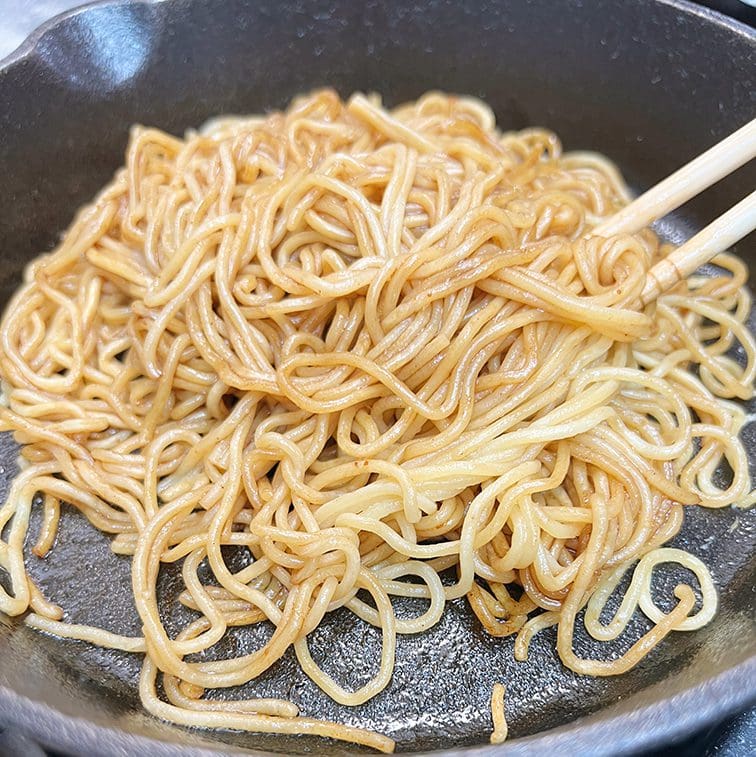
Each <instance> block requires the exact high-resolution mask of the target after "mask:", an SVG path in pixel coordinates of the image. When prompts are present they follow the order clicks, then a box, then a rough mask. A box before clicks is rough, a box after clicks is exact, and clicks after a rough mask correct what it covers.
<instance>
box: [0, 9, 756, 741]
mask: <svg viewBox="0 0 756 757" xmlns="http://www.w3.org/2000/svg"><path fill="white" fill-rule="evenodd" d="M321 85H331V86H334V87H336V88H337V89H338V90H339V91H340V92H341V94H342V95H346V94H349V93H350V92H352V91H354V90H358V89H359V90H376V91H379V92H381V93H383V94H384V97H385V100H386V102H387V103H389V104H395V103H398V102H401V101H403V100H406V99H409V98H413V97H416V96H418V95H419V94H421V93H422V92H424V91H426V90H428V89H434V88H438V89H445V90H450V91H454V92H463V93H469V94H474V95H478V96H480V97H483V98H484V99H485V100H486V101H487V102H488V103H489V104H490V105H491V106H492V107H493V109H494V111H495V112H496V115H497V117H498V120H499V124H500V125H501V126H502V128H505V129H506V128H521V127H524V126H528V125H535V124H537V125H544V126H548V127H550V128H552V129H554V130H555V131H556V132H557V133H558V134H559V135H560V136H561V137H562V139H563V141H564V143H565V146H566V147H567V148H568V149H586V148H587V149H594V150H599V151H601V152H604V153H606V154H607V155H608V156H609V157H611V158H612V159H613V160H615V161H616V162H617V163H618V164H619V165H620V168H621V169H622V170H623V171H624V172H625V175H626V177H627V178H628V180H629V181H630V183H631V184H632V185H633V186H635V187H637V188H639V189H640V188H643V187H647V186H650V185H651V184H653V183H654V182H656V181H657V180H658V179H660V178H661V177H663V176H664V175H666V174H667V173H669V172H671V171H672V170H673V169H674V168H676V167H678V166H679V165H681V164H682V163H684V162H686V161H687V160H689V159H690V158H691V157H693V156H694V155H695V154H697V153H699V152H700V151H702V150H703V149H705V148H706V147H707V146H709V145H710V144H712V143H713V142H715V141H716V140H718V139H720V138H722V137H723V136H725V135H726V134H727V133H729V132H730V131H732V130H734V128H736V127H737V126H740V125H741V124H742V123H744V122H745V121H747V120H749V119H750V118H752V117H753V116H754V115H756V113H755V112H754V111H756V100H755V98H754V92H756V36H754V34H753V32H751V31H750V30H748V29H746V28H745V27H742V26H739V25H737V24H735V23H733V22H730V21H728V20H726V19H725V18H724V17H722V16H718V15H717V14H715V13H711V12H708V11H702V10H700V9H694V8H693V6H691V5H689V4H687V3H682V2H676V1H672V0H669V1H667V2H661V1H658V0H656V1H652V0H639V1H637V2H633V3H627V2H625V0H598V1H596V2H591V3H584V2H582V1H581V0H563V1H562V2H553V1H552V0H532V1H530V2H527V1H526V0H519V1H517V2H514V1H513V2H485V1H483V0H479V1H478V2H472V1H462V2H440V1H436V0H432V1H431V2H426V3H423V4H420V3H411V2H406V3H403V2H396V3H390V2H367V3H364V4H361V3H352V2H350V1H349V0H331V1H324V2H294V1H293V0H285V1H284V2H275V1H274V0H270V1H266V0H260V1H259V2H244V1H243V0H228V1H227V2H223V3H220V2H213V1H212V0H163V2H158V3H149V2H123V1H121V2H119V1H118V0H116V1H115V2H105V3H99V4H95V5H93V6H89V7H88V8H86V9H83V10H81V11H74V12H72V13H69V14H65V15H64V16H62V17H59V19H58V20H55V21H53V22H52V23H50V24H48V25H46V26H45V27H43V28H42V29H41V30H40V31H39V32H38V33H37V34H35V35H34V36H33V38H32V39H31V40H30V41H29V42H27V43H26V44H25V46H23V47H22V48H21V49H20V50H19V51H18V52H17V53H15V54H14V55H13V56H11V57H10V58H9V59H6V61H5V64H4V67H2V68H0V176H2V181H1V182H0V207H2V212H0V250H1V254H2V256H3V265H2V268H1V269H0V301H1V302H2V303H5V302H6V301H7V299H8V296H9V295H10V293H11V292H12V291H13V289H14V288H15V287H16V286H17V284H18V282H19V280H20V273H21V270H22V268H23V266H24V264H25V263H26V262H28V260H30V259H31V258H32V257H33V256H35V255H36V254H38V253H39V252H41V251H45V250H48V249H50V248H51V247H52V246H53V245H54V244H55V242H56V239H57V237H58V235H59V233H60V231H61V230H63V229H64V228H65V227H66V226H67V225H68V223H69V222H70V220H71V217H72V215H73V213H74V212H75V210H76V209H77V208H78V207H79V205H80V204H82V203H83V202H85V201H87V200H88V199H89V198H90V197H91V196H92V195H93V194H94V193H95V191H96V190H97V189H98V188H99V187H101V186H102V185H103V184H104V183H105V182H106V181H107V180H108V179H109V178H110V176H111V174H112V172H113V170H114V169H115V168H116V167H117V166H118V165H119V164H120V163H121V162H122V156H123V150H124V147H125V143H126V138H127V132H128V128H129V125H130V124H132V123H134V122H141V123H145V124H149V125H155V126H159V127H161V128H164V129H167V130H168V131H171V132H174V133H179V134H180V133H181V132H183V130H184V129H186V128H187V127H189V126H196V125H199V124H200V123H202V121H204V120H205V119H206V118H207V117H209V116H211V115H215V114H219V113H240V112H259V111H262V110H266V109H270V108H274V107H281V106H283V105H285V104H286V102H287V101H288V100H290V99H291V97H292V96H293V95H295V94H297V93H300V92H302V91H306V90H309V89H311V88H313V87H316V86H321ZM754 184H756V170H754V169H753V168H751V169H748V168H746V169H741V171H739V172H738V173H737V174H735V175H734V176H732V177H730V178H729V179H728V180H726V181H724V182H722V183H721V184H720V185H718V186H717V187H716V188H715V189H713V190H710V191H709V192H707V193H706V195H705V199H702V200H700V201H697V202H693V203H690V204H689V205H688V206H686V207H685V208H684V209H683V211H682V212H680V213H678V214H677V215H676V216H675V217H674V218H672V219H671V220H667V221H666V222H665V223H664V224H663V225H662V226H660V228H659V231H660V233H662V234H663V235H664V236H666V237H667V238H669V239H671V240H672V241H676V240H680V239H682V238H685V237H687V236H689V235H690V233H691V230H692V229H693V228H695V227H697V226H701V225H703V224H704V223H705V222H706V221H707V220H710V219H711V218H713V217H714V216H715V215H716V214H717V213H719V212H721V211H722V210H723V209H725V208H727V207H729V206H731V205H732V204H733V203H734V202H735V201H736V200H738V199H740V197H741V196H742V195H743V194H745V193H746V192H747V191H749V190H750V189H751V188H752V187H753V186H754ZM736 251H737V252H739V254H740V255H741V256H743V257H744V258H745V259H746V260H749V261H750V262H751V264H752V266H754V267H756V246H755V245H754V240H753V237H751V238H750V239H746V240H744V242H742V243H741V245H740V246H739V248H738V249H737V250H736ZM752 328H756V319H755V318H754V317H753V315H752ZM755 410H756V403H754V404H753V406H752V407H751V408H750V411H751V412H753V411H755ZM744 439H745V442H746V444H747V446H748V449H749V455H750V459H751V465H752V474H754V473H755V472H756V470H755V469H756V423H754V424H751V425H749V426H748V427H746V429H745V430H744ZM15 456H16V451H15V446H14V444H13V442H12V440H11V439H9V438H8V437H7V436H3V437H2V438H0V484H1V485H0V496H4V494H5V492H6V491H7V486H8V482H9V481H10V479H11V478H12V476H13V474H14V472H15V467H14V466H15V463H14V462H13V461H14V460H15ZM723 475H724V474H723ZM32 529H34V525H32ZM674 544H676V545H678V546H682V547H684V548H686V549H689V550H690V551H691V552H693V553H694V554H696V555H698V556H699V557H701V558H702V559H703V560H704V562H706V563H707V565H708V566H709V567H710V568H711V570H712V573H713V576H714V579H715V583H716V584H717V586H718V588H719V591H720V610H719V613H718V615H717V617H716V618H715V620H714V621H713V622H712V623H711V624H710V625H709V626H707V627H706V628H704V629H702V630H700V631H697V632H694V633H689V634H681V633H678V634H673V635H672V636H670V637H668V638H667V639H666V640H665V642H664V643H663V644H661V645H660V647H659V648H658V649H656V650H655V651H654V652H653V653H652V654H651V655H649V656H648V657H647V658H646V659H645V660H644V661H643V662H642V663H641V664H640V665H639V666H638V667H637V668H635V669H634V670H633V671H631V672H630V673H627V674H625V675H623V676H619V677H615V678H608V679H597V678H587V677H581V676H578V675H575V674H573V673H571V672H570V671H568V670H566V669H565V668H563V667H562V665H561V663H560V662H559V659H558V657H557V655H556V652H555V633H554V630H553V629H551V630H547V631H544V632H542V633H541V634H539V635H537V636H536V637H535V639H534V641H533V643H532V645H531V655H530V660H529V661H528V662H527V663H516V662H515V661H514V657H513V649H512V648H513V639H511V638H510V639H492V638H490V637H488V636H487V635H486V634H485V633H484V632H483V630H482V628H481V627H480V625H479V624H478V623H477V621H475V620H474V619H473V618H472V614H471V613H470V612H469V610H468V608H467V607H466V605H465V603H464V601H456V602H452V603H451V604H450V605H449V606H448V607H447V610H446V612H445V614H444V616H443V619H442V620H441V622H440V623H439V624H438V625H437V626H436V627H435V628H434V629H432V630H431V631H429V632H427V633H424V634H421V635H418V636H404V637H400V639H399V642H398V650H397V663H396V670H395V672H394V676H393V681H392V683H391V684H390V685H389V687H388V688H387V689H386V690H385V691H384V692H382V693H381V694H380V695H378V696H377V697H375V698H374V699H372V700H371V701H369V702H367V703H366V704H364V705H362V706H360V707H357V708H347V707H342V706H340V705H338V704H336V703H334V702H332V701H331V700H329V699H328V697H326V696H325V695H324V694H323V693H322V692H320V690H319V689H317V687H316V686H315V685H314V684H313V683H312V682H310V681H309V679H307V677H306V676H305V675H304V674H303V673H302V672H301V671H300V670H299V668H298V666H297V664H296V660H295V658H294V656H293V655H292V654H287V655H285V657H284V658H283V659H282V660H281V661H280V662H279V663H278V664H277V665H276V666H275V667H273V668H272V669H271V670H270V671H268V672H267V673H265V674H264V675H263V676H261V678H259V679H257V680H256V681H254V682H252V683H251V684H249V685H247V686H245V687H244V689H243V693H244V694H246V695H247V696H250V695H251V696H278V697H285V698H290V699H292V700H293V701H294V702H296V703H297V704H298V705H299V706H300V709H301V711H302V713H303V714H306V715H311V716H316V717H326V718H330V719H334V720H337V721H340V722H344V723H348V724H350V725H359V726H362V727H367V728H373V729H375V730H378V731H380V732H382V733H385V734H387V735H390V736H392V737H394V738H395V739H397V740H398V742H399V744H398V746H399V748H400V749H401V750H404V751H410V752H416V753H417V752H424V751H430V750H439V749H443V750H449V753H451V752H455V753H456V750H465V752H466V753H469V754H484V753H493V752H494V751H495V752H496V754H500V753H501V754H504V753H507V754H524V753H526V752H527V753H531V754H532V753H534V752H545V751H551V750H553V749H561V750H563V751H565V752H566V753H567V754H574V753H580V754H605V753H617V752H631V751H637V750H639V749H644V748H649V747H651V746H654V745H657V744H659V743H661V742H663V741H668V740H670V739H674V738H682V737H684V736H685V735H687V734H689V733H690V732H691V731H692V730H694V729H695V728H697V727H700V726H703V725H705V724H706V723H708V722H711V721H713V720H715V719H717V718H720V717H723V716H724V715H725V714H727V713H729V712H731V711H733V710H734V709H737V708H738V707H744V706H746V705H747V704H748V703H749V701H751V700H753V699H754V698H756V596H755V594H754V591H753V583H754V576H755V572H756V512H742V511H734V510H731V509H726V510H722V511H706V512H703V511H701V510H699V509H697V508H689V509H687V510H686V521H685V526H684V528H683V531H682V533H681V534H680V535H679V536H678V537H677V538H676V539H675V541H674ZM233 559H234V556H233V555H230V554H229V562H231V561H232V560H233ZM30 572H31V573H32V575H33V576H34V578H35V580H36V581H37V582H38V584H39V585H40V586H41V588H42V590H43V591H44V592H45V593H46V595H47V596H48V597H50V598H51V599H53V600H54V601H56V602H58V603H59V604H61V605H62V606H63V608H64V609H65V610H66V612H67V615H66V619H67V620H70V621H72V622H92V623H96V624H98V625H101V626H102V627H104V628H107V629H109V630H113V631H119V632H122V633H131V634H136V633H139V621H138V618H137V616H136V613H135V610H134V607H133V603H132V600H131V590H130V580H129V564H128V560H127V559H126V558H122V557H118V556H116V555H113V554H112V553H111V552H110V550H109V542H108V539H107V538H106V537H104V536H103V535H101V534H99V533H98V532H97V531H95V530H94V529H93V528H92V527H91V526H89V525H88V524H87V522H86V521H85V519H84V518H83V517H81V516H79V515H77V513H75V512H73V511H72V510H69V511H67V512H66V513H65V516H64V518H63V521H62V524H61V528H60V534H59V537H58V540H57V543H56V546H55V548H54V549H53V551H52V553H51V554H50V555H49V556H48V557H47V558H45V559H44V560H40V559H37V558H33V557H32V558H30ZM662 573H663V574H662V575H660V576H658V578H657V579H656V580H657V584H656V588H657V589H658V593H659V596H660V597H668V598H670V597H671V589H672V588H673V587H674V585H675V583H676V578H677V577H678V576H676V575H674V574H673V573H672V572H667V573H664V572H663V571H662ZM177 579H178V576H177V575H176V574H175V573H172V572H171V571H169V570H166V571H164V572H163V574H162V576H161V591H162V592H163V595H164V597H165V599H166V603H167V605H166V606H167V610H166V617H167V618H168V619H169V621H170V619H171V618H173V619H174V621H180V610H179V609H177V603H176V602H175V601H172V600H175V595H176V591H175V589H176V587H177V585H178V584H177ZM1 580H2V577H0V581H1ZM82 587H85V593H84V592H82ZM662 604H663V600H662ZM414 609H415V608H413V607H412V606H411V605H410V604H407V605H405V606H404V607H401V606H400V608H399V610H398V611H399V612H407V613H410V612H413V611H414ZM645 628H646V626H645V624H644V621H643V619H642V618H641V617H638V618H636V619H635V621H634V622H633V624H632V626H631V632H630V633H629V634H628V635H627V637H624V638H623V639H621V640H620V641H619V642H618V643H617V645H616V646H614V647H613V648H612V652H613V653H618V652H621V651H622V650H624V649H626V648H627V647H628V646H629V645H630V644H631V643H632V641H634V640H635V639H636V638H637V637H638V636H640V634H641V633H642V632H643V630H644V629H645ZM263 640H264V631H262V630H260V629H253V630H249V629H241V630H239V632H238V633H237V634H236V635H234V636H231V637H230V638H229V639H228V642H227V647H226V649H224V650H222V651H224V652H225V653H227V654H231V653H236V654H239V653H241V652H242V651H249V650H251V649H253V648H256V646H258V645H259V644H261V643H262V641H263ZM311 646H312V653H313V656H314V657H315V659H316V661H317V662H320V663H322V664H323V665H324V667H325V669H326V671H328V672H329V673H330V674H331V675H333V676H335V677H336V678H337V679H338V680H339V681H341V682H342V683H344V684H345V685H347V686H358V685H360V682H362V681H364V680H366V679H367V678H368V677H370V675H371V672H372V671H373V670H374V669H375V666H377V658H378V655H379V647H380V643H379V638H378V633H377V632H376V631H375V630H374V629H372V628H369V627H367V626H366V625H365V624H363V623H362V622H361V621H358V620H357V619H356V618H354V616H352V615H351V614H350V613H347V612H344V613H340V612H336V613H333V614H332V615H330V616H329V617H328V618H327V619H326V621H325V622H324V623H323V624H322V626H321V627H320V628H319V629H318V630H317V631H316V632H315V633H314V634H313V637H312V645H311ZM576 647H577V650H578V652H580V653H582V654H586V655H589V654H600V655H606V654H607V649H606V647H605V646H604V645H602V647H601V648H600V649H599V648H598V647H597V646H596V645H595V644H594V643H592V642H591V641H590V640H589V638H588V637H587V636H586V635H585V634H578V637H577V640H576ZM612 652H610V653H612ZM138 668H139V659H138V658H137V657H135V656H131V655H128V654H125V653H115V652H112V651H104V650H100V649H98V648H95V647H93V646H90V645H87V644H84V643H81V642H74V641H63V640H59V639H55V638H51V637H47V636H44V635H42V634H38V633H35V632H33V631H30V630H29V629H26V628H25V627H23V626H21V625H20V624H19V623H17V622H14V621H9V620H8V619H6V618H0V712H2V716H3V720H4V722H6V723H8V724H11V723H13V724H16V725H19V726H21V727H23V728H24V729H25V730H26V731H28V732H29V733H30V734H32V735H33V736H34V737H35V738H36V739H37V740H39V741H40V742H41V743H43V744H45V745H47V746H50V747H54V748H56V749H58V750H62V751H66V752H71V753H77V754H114V753H118V754H132V753H150V754H157V755H160V754H164V755H169V754H179V753H181V754H200V753H204V750H210V751H212V750H216V749H224V750H228V751H232V750H233V751H244V750H252V751H256V752H258V753H259V752H270V751H272V752H283V753H292V752H304V751H313V752H314V751H317V752H318V753H323V752H332V753H340V754H343V753H345V751H349V750H350V747H348V746H344V745H335V744H332V743H330V742H325V741H321V740H314V739H307V738H300V737H293V738H292V737H288V738H287V737H283V738H282V737H273V736H260V735H255V734H238V733H230V732H209V731H203V732H200V731H189V730H186V729H180V728H178V727H174V726H170V725H168V724H164V723H161V722H158V721H156V720H154V719H153V718H151V717H149V716H148V715H147V714H145V713H144V712H143V711H142V709H141V707H140V704H139V699H138V696H137V693H136V689H135V681H136V676H137V673H138ZM497 681H501V682H504V683H506V685H507V712H508V719H509V723H510V734H511V738H512V739H513V741H511V742H508V743H507V744H506V745H504V746H503V747H496V748H494V747H487V746H481V745H484V744H486V743H487V739H488V734H489V732H490V729H491V723H490V708H489V697H490V692H491V687H492V685H493V684H494V683H495V682H497ZM236 695H237V696H238V695H239V693H238V692H237V694H236ZM208 753H210V752H208Z"/></svg>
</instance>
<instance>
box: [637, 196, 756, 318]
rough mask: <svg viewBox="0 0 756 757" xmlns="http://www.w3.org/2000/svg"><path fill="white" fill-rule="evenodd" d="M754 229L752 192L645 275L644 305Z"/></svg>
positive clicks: (755, 202) (755, 209)
mask: <svg viewBox="0 0 756 757" xmlns="http://www.w3.org/2000/svg"><path fill="white" fill-rule="evenodd" d="M754 229H756V191H754V192H751V194H749V195H748V196H747V197H745V198H743V199H742V200H741V201H740V202H739V203H738V204H737V205H733V207H731V208H730V209H729V210H728V211H727V212H726V213H723V214H722V215H721V216H719V218H717V220H716V221H713V222H712V223H710V224H709V225H708V226H706V227H705V228H704V229H702V230H701V231H699V232H698V234H696V235H695V236H694V237H691V238H690V239H689V240H688V241H687V242H685V244H682V245H680V246H679V247H678V248H677V249H676V250H673V251H672V252H671V253H670V254H669V255H667V257H666V258H663V259H662V260H660V261H659V262H658V263H656V265H654V266H652V267H651V268H650V269H649V271H648V273H647V274H646V286H645V287H644V288H643V292H642V293H641V302H642V303H643V304H644V305H648V303H649V302H651V301H652V300H655V299H656V298H657V297H658V296H659V295H660V294H662V292H665V291H666V290H667V289H671V288H672V287H673V286H674V285H675V284H677V282H678V281H682V279H684V278H687V277H688V276H690V275H691V274H692V273H693V272H694V271H695V270H696V269H697V268H699V267H700V266H702V265H703V264H704V263H708V262H709V261H710V260H711V259H712V258H713V257H714V256H715V255H718V254H719V253H720V252H724V250H726V249H727V248H728V247H730V246H731V245H733V244H735V242H737V241H738V240H740V239H742V238H743V237H744V236H745V235H746V234H750V233H751V232H752V231H753V230H754Z"/></svg>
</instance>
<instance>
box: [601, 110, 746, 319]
mask: <svg viewBox="0 0 756 757" xmlns="http://www.w3.org/2000/svg"><path fill="white" fill-rule="evenodd" d="M754 157H756V118H754V119H753V121H750V122H749V123H747V124H746V125H745V126H742V127H741V128H740V129H738V130H737V131H735V132H733V133H732V134H730V136H729V137H725V139H723V140H722V141H721V142H719V143H718V144H716V145H714V147H711V148H710V149H708V150H707V151H706V152H704V153H702V154H701V155H699V156H698V157H697V158H694V159H693V160H691V161H690V163H688V164H687V165H685V166H683V167H682V168H680V169H678V170H677V171H675V172H674V173H673V174H671V175H670V176H668V177H667V178H666V179H664V180H662V181H660V182H659V183H658V184H657V185H656V186H654V187H652V188H651V189H649V190H648V192H645V193H644V194H642V195H641V196H640V197H638V198H637V199H636V200H633V202H631V203H630V204H629V205H627V206H626V207H624V208H623V209H622V210H620V211H619V213H616V214H615V215H613V216H612V217H611V218H610V219H608V220H607V221H604V223H602V224H600V225H599V226H597V227H596V228H595V229H592V230H591V232H590V233H591V235H592V236H593V235H595V236H601V237H610V236H616V235H618V234H633V233H635V232H637V231H640V230H641V229H643V228H645V227H646V226H649V225H650V224H652V223H653V222H654V221H657V220H659V219H660V218H662V217H663V216H665V215H666V214H667V213H669V212H670V211H672V210H674V209H675V208H679V207H680V205H682V204H683V203H686V202H687V201H688V200H690V199H691V197H694V196H695V195H697V194H699V193H700V192H703V191H704V190H705V189H707V188H708V187H710V186H711V185H712V184H715V183H716V182H717V181H719V180H720V179H722V178H724V177H725V176H727V174H729V173H732V171H735V170H736V169H738V168H740V167H741V166H743V165H745V164H746V163H748V162H749V161H750V160H752V159H753V158H754ZM754 229H756V192H752V193H751V194H749V195H748V196H747V197H745V198H744V199H743V200H741V201H740V202H739V203H738V204H737V205H735V206H734V207H732V208H730V210H728V211H727V212H726V213H723V214H722V215H721V216H720V217H719V218H717V219H716V220H715V221H713V222H712V223H710V224H709V225H708V226H706V227H705V228H704V229H703V230H701V231H699V232H698V234H696V235H695V236H694V237H692V238H691V239H689V240H688V241H687V242H685V244H683V245H681V246H680V247H678V248H677V249H676V250H674V251H673V252H671V253H670V254H669V255H668V256H667V257H666V258H664V259H663V260H660V261H659V262H658V263H656V265H654V266H653V267H652V268H651V269H650V270H649V271H648V273H647V275H646V285H645V287H644V289H643V292H642V293H641V302H642V304H643V305H647V304H648V303H649V302H651V301H652V300H655V299H656V298H657V297H658V296H659V295H660V294H662V293H663V292H665V291H666V290H667V289H670V288H671V287H673V286H674V285H675V284H677V282H678V281H681V280H682V279H684V278H686V277H687V276H690V274H692V273H693V272H694V271H695V270H696V269H697V268H699V267H700V266H702V265H703V264H704V263H708V262H709V261H710V260H711V259H712V258H713V257H714V256H715V255H717V254H718V253H720V252H724V251H725V250H726V249H727V248H728V247H730V245H733V244H735V242H737V241H738V240H740V239H742V238H743V237H744V236H745V235H746V234H749V233H750V232H752V231H753V230H754Z"/></svg>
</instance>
